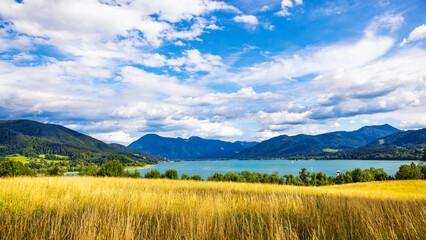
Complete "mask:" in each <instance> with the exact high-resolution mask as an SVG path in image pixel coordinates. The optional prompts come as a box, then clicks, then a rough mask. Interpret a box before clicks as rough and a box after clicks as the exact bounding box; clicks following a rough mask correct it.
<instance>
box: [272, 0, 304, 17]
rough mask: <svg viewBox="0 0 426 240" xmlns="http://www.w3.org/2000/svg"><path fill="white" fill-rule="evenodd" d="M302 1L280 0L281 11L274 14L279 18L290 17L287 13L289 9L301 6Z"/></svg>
mask: <svg viewBox="0 0 426 240" xmlns="http://www.w3.org/2000/svg"><path fill="white" fill-rule="evenodd" d="M302 4H303V0H293V1H292V0H282V1H281V10H280V11H278V12H276V13H275V14H276V15H278V16H281V17H286V16H290V15H291V13H290V12H289V9H290V8H293V7H294V6H296V5H302Z"/></svg>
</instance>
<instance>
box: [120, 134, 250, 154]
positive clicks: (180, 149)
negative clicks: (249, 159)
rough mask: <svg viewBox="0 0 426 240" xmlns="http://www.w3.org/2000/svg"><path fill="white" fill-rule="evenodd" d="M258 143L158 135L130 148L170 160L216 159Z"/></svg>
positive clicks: (144, 139) (132, 144)
mask: <svg viewBox="0 0 426 240" xmlns="http://www.w3.org/2000/svg"><path fill="white" fill-rule="evenodd" d="M255 144H257V142H241V141H240V142H235V143H232V142H225V141H220V140H211V139H203V138H200V137H190V138H188V139H184V138H169V137H161V136H159V135H157V134H146V135H145V136H143V137H141V138H139V139H138V140H136V141H135V142H133V143H131V144H130V145H129V146H128V147H129V148H132V149H135V150H138V151H144V152H147V153H150V154H153V155H158V156H161V157H164V158H166V159H169V160H176V159H180V160H184V159H213V158H214V159H216V158H222V157H224V156H226V155H228V154H230V153H237V152H239V151H241V150H243V149H245V148H247V146H253V145H255Z"/></svg>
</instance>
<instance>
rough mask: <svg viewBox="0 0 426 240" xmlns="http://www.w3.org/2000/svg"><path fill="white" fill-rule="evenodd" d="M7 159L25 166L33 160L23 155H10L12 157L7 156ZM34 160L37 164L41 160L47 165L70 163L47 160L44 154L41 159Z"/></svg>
mask: <svg viewBox="0 0 426 240" xmlns="http://www.w3.org/2000/svg"><path fill="white" fill-rule="evenodd" d="M56 156H58V157H64V158H66V156H62V155H56ZM7 158H9V159H13V160H15V161H17V162H21V163H24V164H25V163H29V162H30V160H31V159H30V158H28V157H25V156H21V155H18V156H13V155H10V156H7ZM32 160H33V161H35V162H40V161H41V160H44V161H46V162H47V163H51V162H54V163H59V162H68V160H50V159H45V155H44V154H41V155H40V156H39V158H35V159H32Z"/></svg>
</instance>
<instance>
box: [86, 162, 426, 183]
mask: <svg viewBox="0 0 426 240" xmlns="http://www.w3.org/2000/svg"><path fill="white" fill-rule="evenodd" d="M79 175H82V176H110V177H134V178H142V177H144V178H154V179H155V178H166V179H181V180H196V181H204V179H202V178H201V176H199V175H198V174H197V175H193V176H188V175H187V174H185V173H182V175H181V177H180V178H179V175H178V172H177V171H176V170H175V169H167V170H166V171H165V173H163V174H161V173H160V172H159V171H158V170H157V169H151V170H150V171H149V172H147V173H145V175H144V176H141V175H140V173H139V172H138V171H136V170H135V171H134V172H133V173H130V172H128V171H124V168H123V166H122V165H121V163H120V162H119V161H117V160H114V161H109V162H107V163H106V164H104V165H103V166H102V167H101V168H98V169H97V168H96V166H95V165H89V166H83V167H81V169H80V171H79ZM400 179H426V165H425V164H424V163H422V162H421V163H419V164H418V165H416V164H415V163H414V162H412V163H411V164H410V165H407V164H404V165H401V166H400V167H399V170H398V172H397V173H396V174H395V176H390V175H388V174H387V173H386V172H385V171H384V170H383V169H382V168H379V169H376V168H374V167H370V168H369V169H364V170H362V169H360V168H355V169H354V170H352V171H346V172H345V173H341V174H339V175H338V176H337V177H334V176H327V175H326V174H324V173H322V172H318V173H317V172H308V171H307V169H306V168H302V169H301V171H300V172H299V175H298V176H294V175H293V174H286V175H283V176H279V174H278V172H274V173H272V174H268V173H261V172H249V171H241V172H228V173H226V174H221V173H217V172H216V173H215V174H213V175H212V176H208V178H207V181H218V182H247V183H272V184H285V185H298V186H323V185H332V184H344V183H356V182H371V181H385V180H400Z"/></svg>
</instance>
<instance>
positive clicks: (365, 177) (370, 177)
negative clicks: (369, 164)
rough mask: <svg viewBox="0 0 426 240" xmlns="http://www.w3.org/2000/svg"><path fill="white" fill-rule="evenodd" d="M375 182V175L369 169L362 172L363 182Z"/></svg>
mask: <svg viewBox="0 0 426 240" xmlns="http://www.w3.org/2000/svg"><path fill="white" fill-rule="evenodd" d="M371 181H374V176H373V174H372V173H371V172H370V171H368V170H367V169H364V170H362V172H361V182H371Z"/></svg>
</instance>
